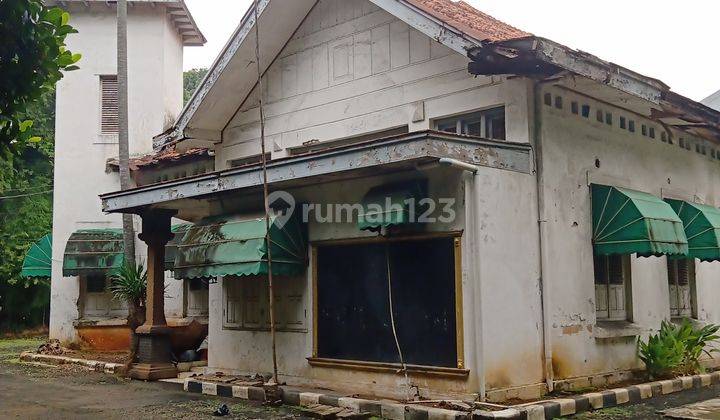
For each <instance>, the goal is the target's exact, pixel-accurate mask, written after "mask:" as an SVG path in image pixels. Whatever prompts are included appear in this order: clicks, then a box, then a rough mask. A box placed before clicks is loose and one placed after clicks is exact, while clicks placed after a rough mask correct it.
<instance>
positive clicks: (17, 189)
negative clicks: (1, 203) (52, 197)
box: [0, 184, 53, 194]
mask: <svg viewBox="0 0 720 420" xmlns="http://www.w3.org/2000/svg"><path fill="white" fill-rule="evenodd" d="M52 187H53V186H52V184H51V185H38V186H37V187H25V188H14V189H11V190H0V194H7V193H9V192H23V193H24V192H28V191H35V190H40V189H43V188H45V189H47V188H52Z"/></svg>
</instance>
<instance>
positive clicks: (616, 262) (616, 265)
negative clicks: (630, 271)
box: [608, 255, 625, 284]
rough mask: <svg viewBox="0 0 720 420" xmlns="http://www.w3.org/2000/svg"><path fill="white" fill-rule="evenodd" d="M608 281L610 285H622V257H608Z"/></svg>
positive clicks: (623, 281)
mask: <svg viewBox="0 0 720 420" xmlns="http://www.w3.org/2000/svg"><path fill="white" fill-rule="evenodd" d="M608 258H609V260H608V280H609V283H610V284H624V283H625V279H624V273H623V256H622V255H611V256H610V257H608Z"/></svg>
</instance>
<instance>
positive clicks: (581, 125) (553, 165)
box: [542, 89, 720, 379]
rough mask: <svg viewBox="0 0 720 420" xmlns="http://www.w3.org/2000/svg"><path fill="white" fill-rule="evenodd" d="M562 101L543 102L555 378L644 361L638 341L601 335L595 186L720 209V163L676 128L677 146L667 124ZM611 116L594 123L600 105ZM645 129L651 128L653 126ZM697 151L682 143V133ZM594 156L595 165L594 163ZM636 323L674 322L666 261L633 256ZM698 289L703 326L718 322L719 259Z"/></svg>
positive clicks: (703, 271)
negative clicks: (586, 112)
mask: <svg viewBox="0 0 720 420" xmlns="http://www.w3.org/2000/svg"><path fill="white" fill-rule="evenodd" d="M546 91H549V92H552V93H553V97H554V96H555V95H560V96H562V97H563V105H564V107H563V109H562V110H558V109H556V108H554V107H549V106H545V105H543V106H542V112H543V119H542V137H543V145H544V146H543V149H544V151H543V154H544V161H545V190H544V193H545V196H546V203H547V211H546V217H545V218H546V219H547V231H548V238H547V242H546V244H547V247H546V252H547V253H548V257H547V259H548V262H549V263H548V264H547V273H548V275H547V278H546V280H545V281H547V282H548V284H549V287H550V297H549V299H550V300H549V303H548V305H549V307H550V312H551V319H550V322H551V325H552V331H553V335H552V353H553V354H552V356H553V367H554V374H555V378H556V379H567V378H573V377H577V376H585V375H592V374H599V373H605V372H612V371H618V370H627V369H632V368H638V367H642V364H641V363H640V362H639V361H638V359H637V358H636V343H635V340H636V337H618V338H611V339H599V338H596V337H595V335H594V331H595V330H596V329H597V325H596V315H595V292H594V281H593V278H594V277H593V257H592V255H593V249H592V243H591V235H592V211H591V202H590V187H589V182H591V183H599V184H605V185H614V186H621V187H626V188H631V189H635V190H639V191H644V192H648V193H651V194H654V195H656V196H658V197H662V198H665V197H670V198H676V199H683V200H687V201H691V202H700V203H705V204H708V205H711V206H716V207H717V206H719V205H720V187H719V186H718V183H717V179H718V176H720V161H719V160H718V159H717V158H715V157H713V156H712V155H711V151H710V149H711V147H712V146H711V145H710V144H706V153H707V154H706V155H702V154H700V153H698V152H696V149H695V142H701V143H702V141H701V140H699V139H690V138H689V137H688V136H686V135H683V134H681V133H675V138H674V144H668V143H663V142H662V141H661V132H662V131H663V128H662V127H661V126H660V125H658V124H656V123H654V122H651V121H649V120H645V119H643V118H641V117H639V116H638V115H635V114H632V113H629V112H627V111H624V110H620V109H618V108H615V107H611V106H608V105H607V104H605V103H599V102H597V101H594V100H592V99H590V98H587V97H584V96H580V95H576V94H574V93H572V92H570V91H568V90H561V89H550V90H546ZM572 101H577V102H578V104H579V106H582V105H584V104H588V105H590V106H591V111H590V117H589V118H583V117H582V116H581V115H573V114H572V113H571V111H570V109H571V108H570V104H571V102H572ZM598 109H601V110H602V111H603V113H605V112H612V114H613V125H612V126H610V125H607V124H606V123H604V122H598V121H597V120H596V110H598ZM621 116H624V117H626V118H627V121H628V122H629V120H631V119H632V120H634V121H635V126H636V130H635V133H631V132H629V130H627V129H621V128H620V127H619V119H620V117H621ZM643 124H644V125H646V126H647V127H654V128H655V137H656V138H655V139H652V138H650V137H649V136H643V135H642V125H643ZM648 134H649V130H648ZM680 137H683V138H684V139H686V140H688V141H691V142H692V144H691V147H690V149H691V150H686V149H684V148H681V147H679V145H678V144H679V138H680ZM596 159H597V161H598V162H597V164H598V165H599V167H597V165H596ZM631 267H632V268H631V271H632V273H631V278H632V295H633V305H632V314H631V321H632V323H633V324H635V325H636V326H637V327H640V328H641V329H642V330H644V331H645V332H646V333H647V331H649V330H651V329H657V328H659V326H660V322H661V321H662V320H663V319H668V318H670V309H669V302H668V301H669V291H668V280H667V266H666V260H665V257H651V258H636V257H635V256H633V257H632V262H631ZM696 267H697V276H696V277H697V295H698V313H699V320H700V321H701V322H715V323H716V322H718V321H719V320H720V310H719V309H718V306H717V304H716V303H715V302H716V301H717V296H720V282H718V279H719V278H720V263H717V262H712V263H709V262H702V263H701V262H698V261H697V260H696Z"/></svg>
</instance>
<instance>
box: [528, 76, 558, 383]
mask: <svg viewBox="0 0 720 420" xmlns="http://www.w3.org/2000/svg"><path fill="white" fill-rule="evenodd" d="M544 83H545V82H543V81H537V80H536V81H534V82H533V103H534V110H533V111H534V112H533V140H534V143H535V144H534V146H535V147H534V149H535V153H534V154H535V187H536V196H537V220H538V268H539V271H540V278H539V282H540V306H541V309H542V310H541V317H542V326H543V371H544V373H545V385H546V386H547V390H548V392H552V391H553V389H554V383H555V381H554V372H553V366H552V327H551V325H550V286H549V285H548V282H547V278H548V276H547V271H546V270H547V264H546V253H545V239H546V236H547V234H546V227H547V219H546V218H545V193H544V190H545V174H544V171H543V167H544V161H543V144H542V107H543V103H542V86H543V84H544Z"/></svg>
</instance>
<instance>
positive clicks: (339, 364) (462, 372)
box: [307, 357, 470, 379]
mask: <svg viewBox="0 0 720 420" xmlns="http://www.w3.org/2000/svg"><path fill="white" fill-rule="evenodd" d="M307 361H308V363H309V364H310V366H313V367H323V368H334V369H350V370H361V371H370V372H378V373H390V374H394V375H397V374H398V371H400V370H402V366H401V365H400V363H381V362H365V361H359V360H339V359H326V358H321V357H308V358H307ZM405 366H406V368H407V371H408V373H411V374H415V375H423V376H442V377H447V378H457V379H467V377H468V376H469V375H470V371H469V370H468V369H456V368H447V367H438V366H419V365H405Z"/></svg>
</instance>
